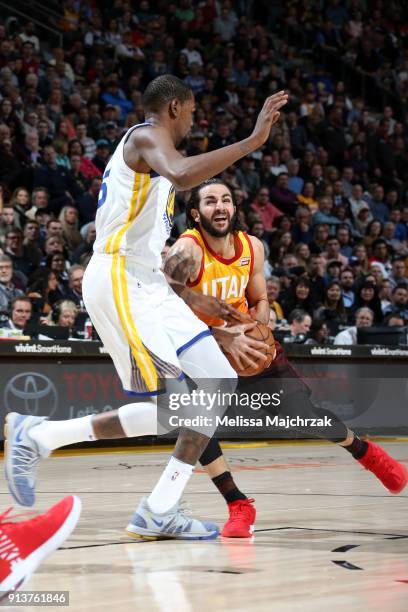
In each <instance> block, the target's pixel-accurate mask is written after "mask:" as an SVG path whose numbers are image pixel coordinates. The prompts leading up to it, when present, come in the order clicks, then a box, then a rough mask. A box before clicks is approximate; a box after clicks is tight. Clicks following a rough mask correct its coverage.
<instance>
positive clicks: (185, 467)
mask: <svg viewBox="0 0 408 612" xmlns="http://www.w3.org/2000/svg"><path fill="white" fill-rule="evenodd" d="M193 471H194V465H190V464H189V463H184V462H183V461H179V460H178V459H176V458H175V457H170V461H169V462H168V464H167V465H166V467H165V469H164V472H163V474H162V475H161V476H160V479H159V482H158V483H157V484H156V486H155V487H154V489H153V491H152V492H151V494H150V496H149V498H148V500H147V503H148V504H149V508H150V510H152V512H157V514H165V513H166V512H167V511H168V510H170V508H172V507H173V506H175V505H176V503H177V502H178V501H179V499H180V497H181V495H182V493H183V491H184V488H185V486H186V484H187V482H188V481H189V479H190V476H191V474H192V473H193Z"/></svg>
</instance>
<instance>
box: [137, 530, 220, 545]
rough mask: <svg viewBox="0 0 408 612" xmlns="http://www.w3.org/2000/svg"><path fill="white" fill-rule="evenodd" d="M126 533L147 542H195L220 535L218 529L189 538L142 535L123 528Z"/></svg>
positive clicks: (214, 538)
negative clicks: (208, 533)
mask: <svg viewBox="0 0 408 612" xmlns="http://www.w3.org/2000/svg"><path fill="white" fill-rule="evenodd" d="M125 532H126V534H127V535H128V536H129V537H130V538H133V539H135V540H146V541H147V542H154V541H157V540H182V541H183V542H196V541H197V540H216V539H217V538H218V536H219V535H220V532H219V531H215V532H214V533H212V534H210V535H208V536H206V535H203V536H195V537H191V538H183V537H177V536H172V535H147V534H146V535H144V534H142V533H136V532H134V531H128V530H127V529H126V530H125Z"/></svg>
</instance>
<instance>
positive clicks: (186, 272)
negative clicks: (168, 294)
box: [163, 251, 197, 283]
mask: <svg viewBox="0 0 408 612" xmlns="http://www.w3.org/2000/svg"><path fill="white" fill-rule="evenodd" d="M163 270H164V272H165V273H166V274H168V275H169V276H170V277H171V278H173V279H174V280H176V281H179V282H180V283H186V282H187V281H188V280H189V278H191V277H193V276H194V275H195V274H196V272H197V263H196V261H195V260H194V257H193V256H192V255H189V254H187V253H183V252H180V251H174V253H169V255H168V256H167V259H166V261H165V262H164V267H163Z"/></svg>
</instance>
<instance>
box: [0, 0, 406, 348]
mask: <svg viewBox="0 0 408 612" xmlns="http://www.w3.org/2000/svg"><path fill="white" fill-rule="evenodd" d="M20 5H21V6H20ZM15 6H16V7H18V10H19V14H18V15H17V14H16V15H15V16H14V15H13V9H12V8H11V9H8V10H7V11H5V10H3V9H1V8H0V328H1V331H0V334H3V335H13V333H19V331H21V330H24V329H27V325H30V324H31V325H33V324H34V323H35V324H39V325H40V326H42V325H48V326H49V328H50V332H49V333H50V334H51V336H52V330H51V328H52V326H55V327H58V328H60V327H65V328H67V329H68V330H69V334H70V335H74V336H75V334H77V335H78V337H84V334H85V336H86V335H88V336H89V335H90V333H91V332H90V331H89V329H88V328H89V321H87V315H86V312H85V309H84V305H83V301H82V290H81V287H82V277H83V273H84V269H85V267H86V265H87V263H88V261H89V258H90V256H91V253H92V245H93V241H94V239H95V226H94V223H93V221H94V218H95V213H96V206H97V199H98V193H99V189H100V185H101V177H102V175H103V172H104V168H105V166H106V164H107V162H108V161H109V158H110V155H111V153H112V151H113V150H114V149H115V146H116V144H117V142H118V139H120V138H121V136H122V134H123V133H124V132H125V131H126V130H127V129H128V128H129V127H130V126H132V125H134V124H136V123H140V122H142V121H143V109H142V106H141V97H142V93H143V90H144V88H145V86H146V84H147V83H148V82H149V81H150V80H151V79H153V78H155V77H156V76H158V75H161V74H165V73H172V74H175V75H177V76H178V77H180V78H181V79H183V80H184V81H185V82H186V83H188V84H189V86H190V87H191V88H192V90H193V92H194V94H195V97H196V107H197V110H196V113H195V124H194V128H193V131H192V133H191V135H190V137H189V138H188V140H187V142H186V143H185V152H186V154H188V155H194V154H198V153H201V152H205V151H210V150H213V149H216V148H218V147H221V146H224V145H227V144H230V143H232V142H234V141H236V140H239V139H242V138H245V137H246V136H248V135H249V134H250V133H251V131H252V129H253V126H254V122H255V120H256V117H257V114H258V112H259V110H260V108H261V106H262V104H263V101H264V99H265V97H266V96H268V95H269V94H270V93H273V92H275V91H277V90H280V89H285V90H287V91H288V92H289V94H290V99H289V104H288V105H287V107H286V108H285V109H284V112H283V113H282V116H281V120H280V123H279V124H278V125H277V126H275V127H274V129H273V131H272V133H271V136H270V139H269V141H268V142H267V143H266V144H265V145H264V147H262V149H261V150H258V151H256V152H255V153H254V154H252V155H251V156H249V157H247V158H245V159H243V160H242V161H241V162H239V163H237V164H236V165H234V166H231V167H230V168H228V169H227V170H226V171H225V172H224V173H223V174H222V178H223V179H224V180H225V181H226V182H227V184H228V185H229V186H230V187H231V189H232V190H233V191H234V195H235V199H236V201H237V204H238V205H239V215H240V221H241V225H242V227H243V228H244V229H246V230H247V231H248V232H249V233H251V234H253V235H255V236H257V237H258V238H260V239H261V240H262V242H263V244H264V247H265V275H266V277H267V286H268V298H269V301H270V306H271V320H270V325H271V326H272V327H274V328H275V329H276V330H279V329H280V330H281V331H283V335H284V336H285V339H286V340H287V341H296V342H305V341H306V342H309V343H323V344H324V343H329V342H335V343H336V344H354V343H356V342H357V336H358V329H359V328H363V327H372V326H382V327H396V328H399V329H402V328H404V327H405V326H406V324H407V323H408V284H407V280H408V279H407V273H408V123H407V120H408V115H407V110H406V106H407V105H406V102H407V97H408V4H407V3H406V2H404V1H403V0H402V1H396V0H388V1H387V2H385V1H383V0H373V1H370V0H307V1H306V0H303V1H301V0H300V1H299V0H293V1H290V0H286V1H285V2H284V1H283V0H264V1H262V0H252V1H251V0H248V1H245V0H236V1H235V2H234V1H231V0H224V1H222V0H219V1H214V0H203V1H200V0H180V1H178V2H174V3H172V2H164V1H162V0H158V1H157V2H154V1H150V0H141V1H138V2H135V1H134V2H131V1H125V0H113V1H110V2H103V1H98V0H87V1H86V2H83V1H82V0H65V1H64V2H62V4H61V3H57V2H54V0H50V1H49V2H47V6H46V7H45V5H42V4H41V3H40V2H33V3H32V4H30V15H29V16H27V19H23V18H22V17H21V12H24V10H25V11H27V5H26V6H25V9H24V4H23V3H20V2H19V1H17V2H16V4H15ZM2 10H3V12H2ZM188 196H189V194H188V193H178V194H177V198H176V212H175V219H174V228H173V234H172V239H173V240H174V239H175V238H177V236H178V235H179V234H180V233H181V232H183V230H184V229H185V212H184V210H185V203H186V201H187V199H188ZM32 329H34V328H32ZM41 329H43V328H41ZM33 333H34V332H33ZM45 335H46V336H47V334H45Z"/></svg>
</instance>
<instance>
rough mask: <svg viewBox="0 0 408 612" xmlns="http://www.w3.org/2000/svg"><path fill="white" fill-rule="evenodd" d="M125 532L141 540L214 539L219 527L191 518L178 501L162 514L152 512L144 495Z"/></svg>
mask: <svg viewBox="0 0 408 612" xmlns="http://www.w3.org/2000/svg"><path fill="white" fill-rule="evenodd" d="M126 533H127V534H128V535H129V536H130V537H131V538H141V539H143V540H168V539H176V540H214V539H215V538H216V537H217V536H218V535H219V529H218V527H217V525H214V523H209V522H207V521H199V520H197V519H194V518H191V517H190V516H188V515H187V511H186V509H185V508H182V507H180V504H179V503H178V504H176V505H175V506H173V508H171V509H170V510H168V511H167V512H165V513H164V514H157V513H156V512H152V511H151V510H150V508H149V505H148V502H147V498H146V497H144V498H143V499H142V501H141V502H140V504H139V507H138V508H137V510H136V512H135V513H134V515H133V517H132V520H131V521H130V523H129V525H128V526H127V527H126Z"/></svg>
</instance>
